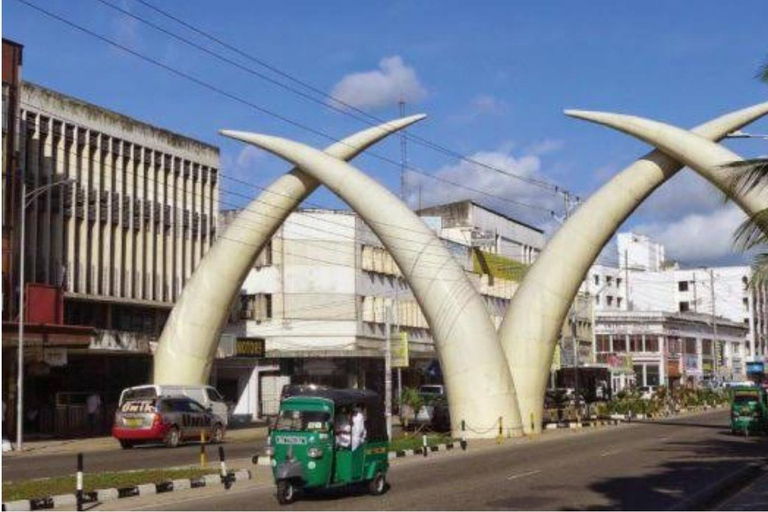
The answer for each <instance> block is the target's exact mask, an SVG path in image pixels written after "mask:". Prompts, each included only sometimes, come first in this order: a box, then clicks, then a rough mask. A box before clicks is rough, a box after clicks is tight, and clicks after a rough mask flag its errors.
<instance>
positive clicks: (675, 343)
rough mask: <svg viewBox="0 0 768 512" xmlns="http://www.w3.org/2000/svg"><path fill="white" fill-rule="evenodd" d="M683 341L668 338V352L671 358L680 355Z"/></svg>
mask: <svg viewBox="0 0 768 512" xmlns="http://www.w3.org/2000/svg"><path fill="white" fill-rule="evenodd" d="M681 344H682V340H681V339H680V338H667V352H668V353H669V355H671V356H676V355H679V354H680V350H681V348H682V347H681Z"/></svg>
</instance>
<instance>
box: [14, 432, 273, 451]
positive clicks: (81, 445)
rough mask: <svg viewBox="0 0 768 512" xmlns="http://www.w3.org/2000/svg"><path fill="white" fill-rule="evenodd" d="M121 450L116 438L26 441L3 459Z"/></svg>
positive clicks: (256, 435) (250, 435)
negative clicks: (20, 448) (20, 447)
mask: <svg viewBox="0 0 768 512" xmlns="http://www.w3.org/2000/svg"><path fill="white" fill-rule="evenodd" d="M266 435H267V427H265V426H257V427H248V428H238V429H236V430H228V431H227V434H226V438H225V439H226V441H227V442H230V443H241V442H248V441H254V440H256V439H262V438H264V437H266ZM117 448H119V445H118V444H117V441H116V440H115V438H113V437H111V436H109V437H86V438H79V439H47V440H42V441H26V442H25V443H24V446H23V450H22V451H21V452H17V451H15V450H14V451H9V452H4V453H3V457H9V458H12V457H25V456H31V455H59V454H67V453H94V452H104V451H111V450H115V449H117Z"/></svg>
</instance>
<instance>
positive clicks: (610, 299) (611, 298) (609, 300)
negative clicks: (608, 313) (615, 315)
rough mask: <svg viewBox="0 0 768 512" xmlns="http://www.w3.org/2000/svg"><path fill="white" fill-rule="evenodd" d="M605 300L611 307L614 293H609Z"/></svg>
mask: <svg viewBox="0 0 768 512" xmlns="http://www.w3.org/2000/svg"><path fill="white" fill-rule="evenodd" d="M605 300H606V302H607V303H608V307H611V306H613V296H612V295H608V296H607V297H606V298H605Z"/></svg>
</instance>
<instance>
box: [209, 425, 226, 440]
mask: <svg viewBox="0 0 768 512" xmlns="http://www.w3.org/2000/svg"><path fill="white" fill-rule="evenodd" d="M222 441H224V427H223V426H222V425H221V423H217V424H216V425H214V426H213V431H211V442H212V443H213V444H219V443H221V442H222Z"/></svg>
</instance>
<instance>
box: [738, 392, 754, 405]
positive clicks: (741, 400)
mask: <svg viewBox="0 0 768 512" xmlns="http://www.w3.org/2000/svg"><path fill="white" fill-rule="evenodd" d="M733 403H734V404H737V405H747V404H754V403H757V394H752V393H749V394H748V393H741V394H738V395H735V396H734V397H733Z"/></svg>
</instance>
